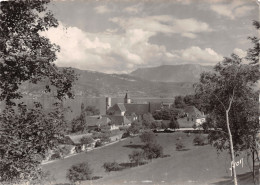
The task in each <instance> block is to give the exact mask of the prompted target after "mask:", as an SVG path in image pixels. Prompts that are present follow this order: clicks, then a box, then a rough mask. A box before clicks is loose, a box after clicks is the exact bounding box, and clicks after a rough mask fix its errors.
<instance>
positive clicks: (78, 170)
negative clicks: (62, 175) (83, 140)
mask: <svg viewBox="0 0 260 185" xmlns="http://www.w3.org/2000/svg"><path fill="white" fill-rule="evenodd" d="M92 173H93V170H92V169H91V168H90V166H89V164H88V163H87V162H84V163H79V164H75V165H73V166H71V167H70V168H69V169H68V170H67V175H66V178H67V179H68V180H69V181H71V182H73V183H75V182H78V181H79V182H80V181H84V180H91V179H92Z"/></svg>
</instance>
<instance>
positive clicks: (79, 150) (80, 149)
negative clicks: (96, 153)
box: [75, 145, 82, 153]
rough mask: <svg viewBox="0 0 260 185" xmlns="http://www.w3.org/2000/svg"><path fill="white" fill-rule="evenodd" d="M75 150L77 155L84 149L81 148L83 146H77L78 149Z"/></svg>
mask: <svg viewBox="0 0 260 185" xmlns="http://www.w3.org/2000/svg"><path fill="white" fill-rule="evenodd" d="M75 150H76V152H77V153H80V152H82V147H81V145H78V146H76V147H75Z"/></svg>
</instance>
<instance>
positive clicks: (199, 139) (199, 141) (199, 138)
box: [193, 135, 207, 146]
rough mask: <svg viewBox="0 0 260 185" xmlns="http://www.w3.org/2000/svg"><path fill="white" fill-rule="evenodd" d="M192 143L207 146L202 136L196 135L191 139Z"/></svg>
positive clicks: (205, 139)
mask: <svg viewBox="0 0 260 185" xmlns="http://www.w3.org/2000/svg"><path fill="white" fill-rule="evenodd" d="M193 143H194V144H195V145H200V146H202V145H205V144H207V138H206V137H205V136H202V135H197V136H195V138H194V139H193Z"/></svg>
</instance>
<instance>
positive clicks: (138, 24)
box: [110, 15, 212, 38]
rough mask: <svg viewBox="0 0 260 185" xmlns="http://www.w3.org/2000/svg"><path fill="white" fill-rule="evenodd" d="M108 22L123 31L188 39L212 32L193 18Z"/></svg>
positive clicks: (119, 19) (149, 18) (115, 18)
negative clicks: (138, 30)
mask: <svg viewBox="0 0 260 185" xmlns="http://www.w3.org/2000/svg"><path fill="white" fill-rule="evenodd" d="M110 21H112V22H114V23H116V24H118V25H119V26H120V27H122V28H123V29H124V30H128V29H142V30H145V31H147V32H153V33H164V34H180V35H181V36H183V37H188V38H196V37H197V35H196V34H197V33H201V32H211V31H212V29H211V28H210V27H209V25H208V24H207V23H205V22H201V21H198V20H196V19H193V18H189V19H176V18H173V17H172V16H169V15H158V16H147V17H143V18H138V17H130V18H122V17H114V18H111V19H110Z"/></svg>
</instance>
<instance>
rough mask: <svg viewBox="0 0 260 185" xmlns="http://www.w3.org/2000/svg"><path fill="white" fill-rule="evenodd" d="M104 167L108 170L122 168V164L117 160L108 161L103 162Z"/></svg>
mask: <svg viewBox="0 0 260 185" xmlns="http://www.w3.org/2000/svg"><path fill="white" fill-rule="evenodd" d="M103 167H104V168H105V170H106V172H111V171H120V170H122V166H120V165H119V164H118V163H117V162H106V163H104V164H103Z"/></svg>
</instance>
